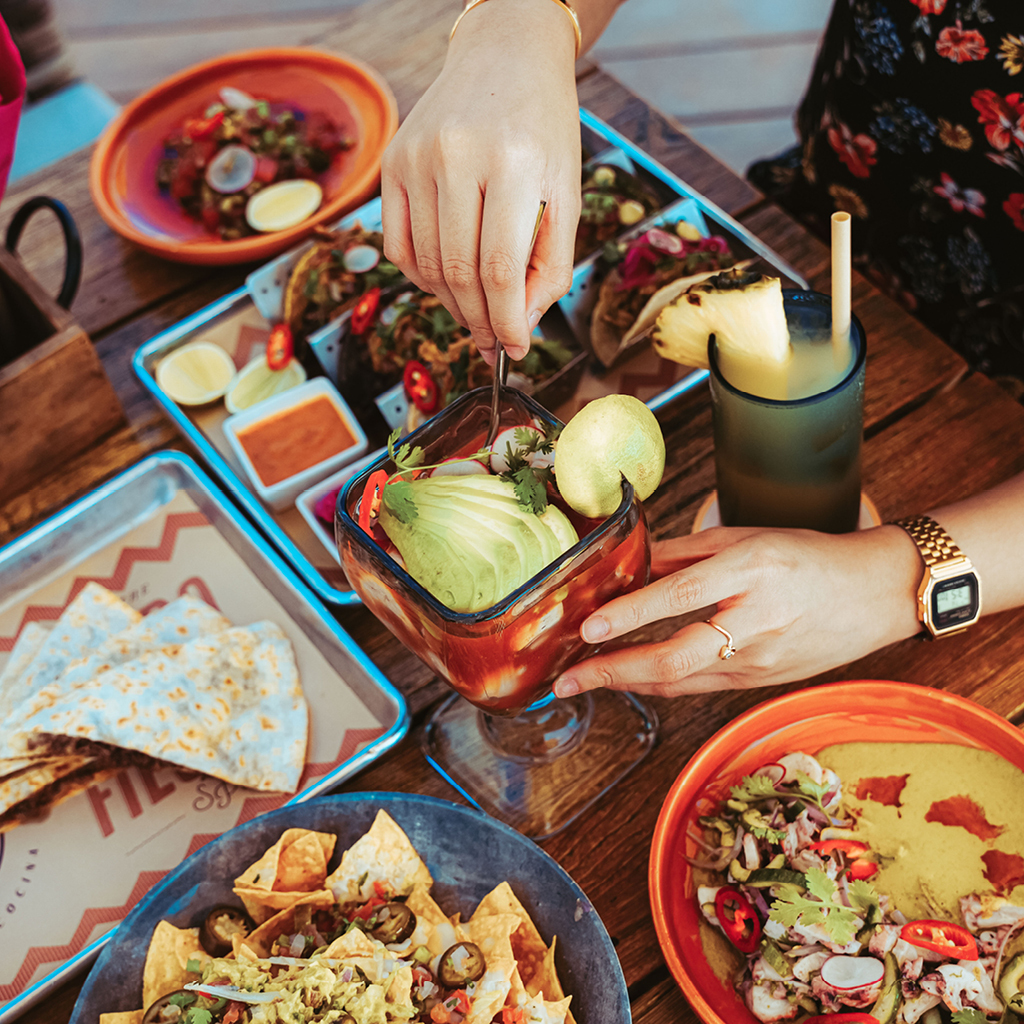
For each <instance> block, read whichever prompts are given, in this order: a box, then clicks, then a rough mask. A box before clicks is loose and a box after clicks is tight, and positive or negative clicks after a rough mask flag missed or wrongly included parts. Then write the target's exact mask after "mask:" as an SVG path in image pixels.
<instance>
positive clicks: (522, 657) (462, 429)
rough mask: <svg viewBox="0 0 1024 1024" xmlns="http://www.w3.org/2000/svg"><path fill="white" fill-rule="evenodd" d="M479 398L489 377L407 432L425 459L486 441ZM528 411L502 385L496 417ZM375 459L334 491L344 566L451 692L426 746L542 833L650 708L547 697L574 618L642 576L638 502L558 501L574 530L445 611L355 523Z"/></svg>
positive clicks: (603, 694) (540, 411)
mask: <svg viewBox="0 0 1024 1024" xmlns="http://www.w3.org/2000/svg"><path fill="white" fill-rule="evenodd" d="M490 403H491V389H490V388H480V389H478V390H476V391H472V392H470V393H469V394H467V395H464V396H463V397H462V398H460V399H459V400H458V401H456V402H454V403H453V404H452V405H450V406H448V407H447V408H446V409H444V410H443V411H442V412H441V413H439V414H438V415H437V416H435V417H434V418H433V419H432V420H430V421H428V422H427V423H426V424H424V425H423V426H422V427H421V428H420V429H419V430H417V431H415V432H414V433H413V434H411V435H410V436H409V437H408V438H407V441H408V443H409V444H410V445H413V446H421V447H422V448H423V449H424V454H425V463H426V464H434V463H437V462H441V461H442V460H444V459H448V458H452V457H455V456H460V455H469V454H471V453H473V452H475V451H477V450H479V448H480V447H481V446H482V445H483V443H484V440H485V438H486V435H487V429H488V424H489V417H490ZM531 422H532V423H534V424H535V425H537V426H541V427H543V426H544V425H546V424H557V421H556V420H555V419H554V418H553V417H552V416H551V414H550V413H548V412H547V411H546V410H545V409H544V408H543V407H542V406H540V405H538V404H537V403H536V402H534V401H533V400H532V399H530V398H528V397H527V396H526V395H523V394H521V393H520V392H518V391H516V390H514V389H511V388H504V389H503V390H502V399H501V426H502V427H508V426H515V425H522V424H527V423H531ZM379 469H384V470H386V471H387V472H388V473H391V472H393V471H394V469H395V467H394V464H393V462H392V461H391V460H390V458H388V457H387V456H383V457H382V458H381V459H379V460H377V462H375V463H374V464H373V465H371V466H369V467H368V468H367V469H366V470H365V471H364V472H363V473H362V474H360V475H359V476H357V477H355V478H353V480H352V481H351V482H350V483H349V485H348V487H347V488H346V489H345V490H344V491H343V492H342V494H341V495H339V499H338V506H337V510H336V516H335V533H336V537H337V542H338V550H339V552H340V555H341V562H342V565H343V566H344V569H345V572H346V574H347V576H348V578H349V581H350V583H351V584H352V587H353V589H354V590H355V591H356V592H357V593H358V594H359V596H360V597H361V598H362V600H363V603H364V604H365V605H366V607H367V608H368V609H369V610H370V611H371V612H373V614H374V615H376V616H377V618H379V619H380V621H381V622H382V623H383V624H384V625H385V626H387V628H388V629H389V630H391V632H392V633H394V634H395V636H396V637H397V638H398V639H399V640H401V641H402V643H403V644H405V646H406V647H408V648H409V650H410V651H412V652H413V653H414V654H416V655H417V656H418V657H419V658H420V659H422V660H423V661H424V662H425V663H426V664H427V665H428V666H429V667H430V668H431V669H433V670H434V671H435V672H436V673H437V674H438V675H439V676H440V677H441V678H442V679H444V680H445V681H446V682H447V683H448V684H449V685H450V686H451V687H452V688H453V689H454V690H455V691H456V694H455V695H453V696H452V697H449V698H448V699H446V700H445V701H444V702H443V703H442V704H441V706H440V707H439V708H438V709H437V710H436V711H435V713H434V714H433V716H432V717H431V719H430V721H429V722H428V724H427V726H426V729H425V730H424V735H423V746H424V751H425V753H426V755H427V757H428V759H429V760H430V761H431V763H432V764H433V765H434V766H435V767H436V768H438V770H440V771H441V772H442V774H443V775H445V777H446V778H448V779H449V781H451V782H453V783H454V784H455V785H456V786H457V787H458V788H459V789H460V790H461V791H462V792H463V793H465V794H466V795H467V796H468V797H469V798H470V799H471V800H473V802H474V803H476V804H477V805H478V806H480V807H482V808H483V809H484V810H486V811H488V812H489V813H491V814H493V815H494V816H495V817H498V818H500V819H501V820H503V821H506V822H508V823H509V824H512V825H513V826H514V827H516V828H518V829H519V830H520V831H523V832H525V833H526V834H528V835H531V836H533V837H535V838H542V837H544V836H547V835H551V834H553V833H554V832H557V831H558V830H559V829H561V828H563V827H564V826H565V825H567V824H568V823H569V822H570V821H571V820H572V819H573V818H574V817H576V815H577V814H579V813H580V812H581V811H582V810H583V809H585V808H586V807H588V806H589V805H590V804H591V803H593V801H594V800H596V799H597V797H599V796H600V795H601V793H603V792H604V791H605V790H606V789H607V788H608V787H609V786H611V785H613V784H614V783H615V782H616V781H618V779H620V778H621V777H622V776H623V775H624V774H625V773H626V772H627V771H629V769H630V768H632V767H633V766H634V765H635V764H637V763H638V762H639V760H640V759H641V758H642V757H643V756H644V755H645V754H646V752H647V750H649V749H650V746H651V744H652V743H653V741H654V735H655V729H656V721H655V718H654V716H653V713H651V712H650V711H649V710H648V709H647V708H646V706H645V705H643V704H642V703H641V702H640V701H638V700H637V699H636V698H634V697H632V696H631V695H627V694H619V693H613V692H612V691H600V692H598V693H595V694H583V695H580V696H579V697H574V698H569V699H568V700H555V699H554V697H553V695H552V694H551V687H552V685H553V683H554V681H555V679H556V678H557V677H558V675H559V674H560V673H561V672H562V671H563V670H564V669H566V668H568V667H569V666H570V665H572V664H574V663H575V662H576V661H578V660H579V659H580V658H581V657H583V656H585V655H586V654H588V653H590V652H592V651H593V650H594V649H595V648H594V647H593V646H591V645H589V644H585V643H584V642H583V641H582V640H581V639H580V635H579V629H580V625H581V624H582V622H583V620H584V619H585V618H586V617H587V616H588V615H589V614H590V613H591V612H593V611H594V610H596V609H597V608H599V607H600V606H601V605H602V604H604V603H605V602H607V601H609V600H611V599H612V598H613V597H616V596H618V595H619V594H624V593H628V592H629V591H632V590H635V589H637V588H639V587H642V586H643V585H644V584H645V583H646V582H647V579H648V575H649V572H650V539H649V535H648V531H647V523H646V520H645V518H644V513H643V509H642V507H641V505H640V503H639V501H638V500H637V499H636V498H635V496H634V494H633V489H632V486H631V485H630V484H628V483H624V485H623V496H622V501H621V502H620V504H619V507H618V509H616V511H615V512H614V513H613V514H612V515H611V516H609V517H608V518H607V519H605V520H602V521H598V520H588V519H584V518H582V517H581V516H579V515H577V514H576V513H575V512H573V511H572V510H571V509H569V508H567V507H566V506H564V505H560V507H561V508H562V511H563V512H565V513H566V515H567V516H568V517H569V518H570V520H572V522H573V525H574V526H575V527H576V530H577V533H578V534H579V536H580V538H581V539H580V541H579V542H578V543H577V544H575V545H574V546H573V547H572V548H570V549H569V550H568V551H567V552H565V553H564V554H563V555H561V556H560V557H559V558H557V559H556V560H555V561H554V562H552V563H551V564H550V565H548V566H547V567H545V569H543V570H542V571H541V572H540V573H538V574H537V575H536V576H534V577H533V578H532V579H531V580H529V581H528V582H526V583H525V584H524V585H523V586H521V587H520V588H519V589H518V590H516V591H514V592H513V593H511V594H509V595H508V596H507V597H506V598H504V599H503V600H502V601H500V602H498V604H496V605H493V606H491V607H490V608H485V609H483V610H482V611H479V612H470V613H464V612H455V611H452V610H451V609H450V608H447V607H445V606H444V605H443V604H441V603H440V602H439V601H438V600H437V599H436V598H434V597H433V596H432V595H431V594H430V593H428V592H427V591H426V590H425V589H424V588H423V587H421V586H420V585H419V584H418V583H417V582H416V581H415V580H414V579H413V578H412V577H411V576H410V575H409V574H408V573H407V572H406V571H405V570H404V569H403V568H402V566H400V565H399V564H398V563H397V562H396V561H395V559H394V558H392V557H391V556H390V555H389V554H388V553H387V552H386V551H385V550H384V549H383V548H382V547H381V546H380V545H379V544H378V543H377V541H376V540H375V539H374V537H372V536H371V535H370V534H369V533H367V532H366V531H365V530H364V529H362V528H361V527H360V526H359V524H358V505H359V501H360V498H361V495H362V492H363V489H364V487H365V485H366V481H367V479H368V478H369V477H370V475H371V474H373V473H374V472H376V471H377V470H379ZM554 500H555V501H556V502H559V503H560V499H558V498H557V497H555V498H554ZM459 695H461V696H459Z"/></svg>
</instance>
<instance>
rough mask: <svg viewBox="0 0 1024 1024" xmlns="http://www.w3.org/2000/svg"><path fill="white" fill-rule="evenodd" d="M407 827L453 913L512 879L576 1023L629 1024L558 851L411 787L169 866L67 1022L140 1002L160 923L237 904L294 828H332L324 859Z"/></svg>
mask: <svg viewBox="0 0 1024 1024" xmlns="http://www.w3.org/2000/svg"><path fill="white" fill-rule="evenodd" d="M381 809H383V810H385V811H387V813H388V814H389V815H390V816H391V817H392V818H394V820H395V821H396V822H397V823H398V825H399V826H400V827H401V828H402V829H403V830H404V831H405V833H406V834H407V835H408V837H409V841H410V842H411V844H412V845H413V847H415V849H416V850H417V851H418V852H419V854H420V856H421V857H422V858H423V860H424V862H425V863H426V865H427V868H428V869H429V871H430V874H431V875H432V877H433V880H434V882H433V886H432V888H431V895H432V896H433V898H434V900H435V901H436V902H437V904H438V905H440V906H441V907H442V908H443V909H444V911H445V912H446V913H447V914H453V913H456V912H458V913H461V914H462V917H463V919H469V917H470V916H471V915H472V912H473V910H474V908H476V907H477V905H478V904H479V902H480V901H481V900H482V899H484V897H486V896H487V895H488V894H489V893H491V892H492V890H494V888H495V887H496V886H497V885H498V884H499V883H500V882H502V881H507V882H509V884H510V885H511V887H512V889H513V891H514V892H515V894H516V896H517V897H518V898H519V900H520V901H521V902H522V904H523V906H524V907H525V909H526V911H527V913H528V914H529V915H530V918H531V919H532V920H533V922H534V923H535V924H536V926H537V929H538V930H539V932H540V934H541V936H542V938H543V939H544V940H545V941H546V942H547V943H549V944H550V942H551V939H552V937H553V936H557V937H558V941H557V945H556V955H555V960H556V966H557V969H558V975H559V977H560V979H561V981H562V984H563V986H564V988H565V991H566V994H569V995H572V1004H571V1006H572V1012H573V1015H574V1017H575V1019H576V1021H578V1022H579V1024H629V1021H630V1019H631V1018H630V1009H629V997H628V995H627V992H626V986H625V980H624V978H623V975H622V970H621V968H620V967H619V963H618V959H617V958H616V956H615V951H614V949H613V947H612V943H611V939H610V938H609V936H608V933H607V931H606V930H605V928H604V925H603V924H602V923H601V920H600V918H599V917H598V915H597V914H596V913H595V912H594V910H593V907H591V905H590V903H589V902H588V900H587V898H586V895H585V894H584V893H583V891H582V890H581V889H580V888H579V886H578V885H576V883H575V882H573V880H572V879H571V878H570V877H569V876H568V875H567V874H566V873H565V871H563V870H562V869H561V868H560V867H559V866H558V865H557V864H556V863H555V861H554V860H552V858H551V857H549V856H548V855H547V854H546V853H544V852H543V851H542V850H541V849H540V848H539V847H538V846H536V845H535V844H534V843H532V842H530V841H529V840H528V839H525V838H524V837H523V836H521V835H519V833H518V832H515V831H513V830H512V829H510V828H508V827H507V826H505V825H502V824H501V823H499V822H496V821H494V820H493V819H492V818H488V817H487V816H486V815H483V814H481V813H480V812H478V811H475V810H472V809H470V808H468V807H460V806H458V805H456V804H452V803H448V802H446V801H442V800H437V799H434V798H431V797H425V796H418V795H414V794H404V793H349V794H343V795H341V796H332V797H322V798H318V799H315V800H311V801H309V802H307V803H305V804H301V805H297V806H293V807H286V808H281V809H280V810H277V811H274V812H271V813H270V814H266V815H264V816H262V817H261V818H258V819H256V820H254V821H252V822H249V823H247V824H245V825H242V826H240V827H239V828H236V829H233V830H232V831H231V832H228V833H226V834H225V835H223V836H221V837H219V838H218V839H216V840H214V841H213V842H211V843H209V844H208V845H207V846H205V847H203V848H202V849H201V850H199V851H198V852H197V853H195V854H194V855H193V856H191V857H190V858H188V860H186V861H185V862H184V863H183V864H181V865H180V866H179V867H178V868H177V869H176V870H175V871H173V872H171V873H170V874H169V875H168V876H167V877H166V878H164V880H163V881H162V882H161V883H160V884H159V885H157V886H156V887H155V888H154V889H152V890H151V891H150V893H149V894H148V895H147V896H146V897H145V898H144V899H143V900H142V901H141V902H140V903H139V904H138V905H137V906H136V907H135V909H134V910H133V911H132V913H131V914H130V915H129V916H128V917H127V918H126V919H125V921H124V923H123V924H122V925H121V927H120V928H119V929H118V931H117V933H116V934H115V935H114V937H113V939H112V940H111V942H110V943H109V944H108V945H107V947H106V949H105V950H104V951H103V953H102V954H101V956H100V958H99V960H98V961H97V963H96V966H95V967H94V968H93V970H92V973H91V974H90V975H89V978H88V979H87V980H86V983H85V986H84V987H83V989H82V992H81V995H80V996H79V998H78V1001H77V1003H76V1004H75V1009H74V1012H73V1013H72V1016H71V1021H70V1024H95V1022H96V1021H97V1020H98V1019H99V1015H100V1014H101V1013H111V1012H119V1011H131V1010H136V1009H138V1007H139V1006H140V1005H141V1004H142V1000H143V993H142V983H143V974H144V968H145V961H146V955H147V952H148V949H149V944H150V939H151V937H152V935H153V932H154V930H155V929H156V927H157V926H158V925H159V923H160V922H161V921H167V922H169V923H170V924H172V925H174V926H175V927H179V928H191V927H194V926H195V925H197V924H199V923H200V922H201V920H202V918H203V917H204V916H205V914H206V912H207V911H208V910H209V909H210V908H211V907H213V906H215V905H217V904H221V903H231V904H234V905H236V906H239V905H240V903H239V899H238V897H237V896H236V895H235V894H234V893H233V891H232V889H233V886H234V884H235V883H234V879H235V877H236V876H238V875H241V874H242V872H244V871H245V870H246V869H247V868H249V867H250V866H251V865H253V864H254V863H255V862H256V861H258V860H259V859H260V858H262V857H263V856H264V855H265V853H266V852H267V850H268V848H269V847H270V846H272V845H273V844H274V843H276V842H277V840H278V839H280V838H281V835H282V833H283V832H284V831H285V829H288V828H307V829H311V830H313V831H316V832H321V833H329V834H333V835H337V837H338V839H337V843H336V845H335V852H334V855H333V857H332V859H331V861H330V862H329V864H328V870H329V871H333V870H334V869H335V868H336V867H337V866H338V864H339V862H340V859H341V852H342V851H344V850H346V849H348V848H349V847H350V846H352V845H353V843H354V842H355V841H356V840H357V839H359V838H360V837H361V836H363V835H364V834H365V833H366V832H367V831H368V830H369V829H370V826H371V825H372V823H373V820H374V818H375V817H376V815H377V812H378V811H379V810H381Z"/></svg>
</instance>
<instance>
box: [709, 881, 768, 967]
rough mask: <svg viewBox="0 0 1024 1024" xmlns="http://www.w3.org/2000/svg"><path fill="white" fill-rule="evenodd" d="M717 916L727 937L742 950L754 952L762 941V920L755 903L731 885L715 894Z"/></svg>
mask: <svg viewBox="0 0 1024 1024" xmlns="http://www.w3.org/2000/svg"><path fill="white" fill-rule="evenodd" d="M715 916H716V917H717V918H718V923H719V924H720V925H721V926H722V931H723V932H725V937H726V938H727V939H728V940H729V941H730V942H731V943H732V944H733V945H734V946H735V947H736V948H737V949H738V950H739V951H740V952H741V953H753V952H754V950H755V949H757V944H758V942H760V941H761V920H760V918H759V917H758V916H757V911H756V910H754V906H753V904H752V903H751V902H750V900H748V899H747V897H746V896H744V895H743V893H741V892H740V891H739V889H734V888H733V887H732V886H731V885H726V886H723V887H722V888H721V889H719V890H718V892H717V894H716V895H715Z"/></svg>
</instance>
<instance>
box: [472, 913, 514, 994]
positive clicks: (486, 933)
mask: <svg viewBox="0 0 1024 1024" xmlns="http://www.w3.org/2000/svg"><path fill="white" fill-rule="evenodd" d="M519 923H520V922H519V918H518V917H517V916H516V915H515V914H481V915H476V914H474V915H473V917H472V918H471V919H470V920H469V921H468V922H467V923H466V925H465V926H464V930H465V932H466V937H467V938H468V939H469V941H470V942H474V943H476V945H478V946H479V947H480V952H481V953H483V955H484V963H485V964H486V965H487V968H488V970H489V969H490V966H491V964H492V962H504V961H505V960H514V959H515V954H514V953H513V952H512V942H511V937H512V933H513V932H515V930H516V929H517V928H518V927H519ZM509 982H510V989H509V994H510V996H511V1002H512V1003H513V1004H518V1002H519V997H520V996H522V997H523V998H524V999H525V998H526V995H527V990H526V985H525V983H524V982H523V979H522V975H521V974H520V973H519V967H518V965H517V966H516V969H515V970H514V971H513V972H512V976H511V977H510V979H509Z"/></svg>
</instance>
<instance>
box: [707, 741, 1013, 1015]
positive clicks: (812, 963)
mask: <svg viewBox="0 0 1024 1024" xmlns="http://www.w3.org/2000/svg"><path fill="white" fill-rule="evenodd" d="M699 822H700V825H701V826H702V828H703V833H704V834H703V836H701V837H696V836H692V838H694V839H696V841H697V843H698V847H699V848H700V849H701V851H702V853H701V855H700V856H699V857H698V858H695V859H694V861H693V863H694V866H695V867H696V868H697V869H698V870H699V875H698V877H699V878H700V879H701V881H702V884H699V885H698V887H697V900H698V903H699V905H700V910H701V914H702V916H703V918H704V920H705V921H706V922H707V923H708V925H710V926H711V927H713V928H715V929H717V930H718V931H719V932H721V933H722V934H723V935H724V936H725V938H726V939H727V940H728V941H729V943H730V944H731V946H732V947H733V949H734V950H735V951H736V954H737V956H738V958H739V959H740V961H741V963H740V969H739V971H738V973H737V975H736V977H735V983H736V988H737V991H738V993H739V994H740V995H741V996H742V998H743V1000H744V1002H745V1003H746V1005H747V1007H748V1009H749V1010H750V1012H751V1013H752V1014H753V1015H754V1017H756V1018H757V1020H759V1021H762V1022H764V1024H776V1022H779V1021H793V1022H795V1024H822V1022H832V1021H835V1024H915V1022H918V1021H920V1022H922V1024H986V1022H994V1021H999V1022H1000V1024H1016V1022H1018V1021H1019V1020H1021V1019H1024V907H1020V906H1016V905H1014V904H1011V903H1009V902H1008V901H1006V900H1004V899H1001V898H1000V897H998V896H997V895H995V894H991V893H985V894H978V893H970V894H967V895H964V896H962V897H961V898H960V918H961V919H960V920H955V921H954V920H938V919H916V920H915V919H911V918H908V917H907V916H906V915H905V914H904V913H902V912H901V911H900V909H899V908H898V907H896V906H894V905H893V901H892V899H891V897H890V896H889V895H888V894H887V893H885V892H883V891H879V888H877V887H876V885H875V884H874V882H873V880H874V879H875V876H876V875H877V874H878V872H879V869H880V857H879V855H878V854H877V853H876V852H875V851H873V850H872V849H871V848H870V847H869V845H868V844H867V843H865V842H864V841H863V838H862V836H860V835H859V834H858V830H857V818H856V817H855V816H853V815H850V814H849V813H848V812H847V810H846V808H844V803H843V785H842V780H841V779H840V778H839V776H838V775H837V774H836V773H835V772H834V771H832V770H831V769H829V768H825V767H823V766H822V765H821V764H819V763H818V761H817V760H815V758H813V757H811V756H810V755H808V754H805V753H800V752H796V753H790V754H787V755H786V756H784V757H782V758H780V759H779V761H777V762H773V763H771V764H768V765H764V766H763V767H761V768H759V769H757V770H756V771H755V772H753V773H752V774H751V775H748V776H746V777H744V778H743V779H742V780H741V781H740V782H739V784H737V785H735V786H732V787H731V790H730V797H729V798H728V799H727V800H725V801H724V802H723V803H722V804H721V805H720V806H719V808H718V809H717V811H716V813H714V814H711V815H706V816H702V817H701V818H700V819H699Z"/></svg>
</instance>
